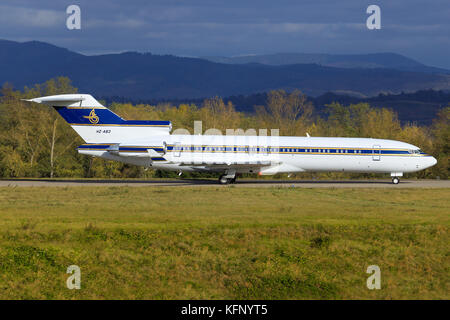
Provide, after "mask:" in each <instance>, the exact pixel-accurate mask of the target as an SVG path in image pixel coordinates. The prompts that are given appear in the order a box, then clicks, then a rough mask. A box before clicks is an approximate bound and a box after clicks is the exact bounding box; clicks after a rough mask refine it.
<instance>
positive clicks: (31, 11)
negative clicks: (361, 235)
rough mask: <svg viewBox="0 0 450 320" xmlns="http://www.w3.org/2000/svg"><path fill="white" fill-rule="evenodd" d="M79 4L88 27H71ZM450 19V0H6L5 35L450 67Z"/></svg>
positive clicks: (132, 47)
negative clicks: (375, 18)
mask: <svg viewBox="0 0 450 320" xmlns="http://www.w3.org/2000/svg"><path fill="white" fill-rule="evenodd" d="M71 4H76V5H79V6H80V8H81V30H68V29H67V28H66V18H67V14H66V8H67V7H68V6H69V5H71ZM370 4H376V5H378V6H380V8H381V30H368V29H367V27H366V19H367V17H368V14H367V13H366V9H367V7H368V6H369V5H370ZM449 17H450V2H449V1H448V0H445V1H444V0H429V1H424V0H421V1H419V0H407V1H406V0H389V1H385V0H383V1H380V0H378V1H375V0H373V1H372V0H371V1H366V0H343V1H325V0H304V1H302V0H295V1H291V0H278V1H267V0H258V1H245V0H240V1H236V0H228V1H214V0H187V1H174V0H128V1H118V0H91V1H66V0H2V1H1V2H0V22H1V26H2V27H1V29H0V38H2V39H8V40H16V41H28V40H40V41H45V42H49V43H52V44H55V45H58V46H62V47H66V48H69V49H71V50H74V51H77V52H81V53H85V54H101V53H111V52H123V51H140V52H152V53H156V54H174V55H183V56H207V55H221V56H234V55H245V54H267V53H276V52H305V53H342V54H344V53H345V54H347V53H374V52H395V53H400V54H404V55H406V56H408V57H411V58H413V59H416V60H418V61H420V62H423V63H425V64H428V65H432V66H437V67H444V68H448V69H450V59H449V56H450V37H449V35H450V19H449Z"/></svg>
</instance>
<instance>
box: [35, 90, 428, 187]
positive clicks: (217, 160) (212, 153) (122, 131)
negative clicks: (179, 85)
mask: <svg viewBox="0 0 450 320" xmlns="http://www.w3.org/2000/svg"><path fill="white" fill-rule="evenodd" d="M27 101H31V102H37V103H43V104H46V105H50V106H52V107H54V108H55V109H56V111H57V112H58V113H59V114H60V115H61V116H62V117H63V118H64V120H66V121H67V122H68V123H69V124H70V125H71V126H72V128H73V129H74V130H75V131H76V132H77V133H78V134H79V135H80V136H81V138H83V140H84V141H85V143H84V144H82V145H80V146H79V147H78V152H79V153H81V154H85V155H90V156H95V157H100V158H104V159H107V160H115V161H120V162H124V163H129V164H133V165H139V166H145V167H152V168H155V169H161V170H173V171H178V172H180V173H181V172H184V171H203V172H218V173H220V174H221V175H220V178H219V182H220V183H222V184H227V183H233V182H235V180H236V174H240V173H257V174H260V175H273V174H276V173H296V172H320V171H339V172H366V173H389V174H390V175H391V177H392V182H393V183H394V184H398V183H399V182H400V177H402V176H403V174H404V173H407V172H415V171H419V170H423V169H426V168H429V167H431V166H433V165H435V164H436V159H435V158H434V157H432V156H431V155H429V154H426V153H425V152H422V151H421V150H420V149H419V148H418V147H416V146H414V145H411V144H408V143H405V142H400V141H395V140H385V139H371V138H327V137H287V136H261V135H259V136H256V135H255V136H249V135H223V136H222V135H189V134H186V135H184V134H183V135H181V134H171V129H172V125H171V122H170V121H140V120H124V119H122V118H121V117H119V116H118V115H117V114H115V113H114V112H112V111H111V110H109V109H108V108H106V107H104V106H103V105H101V104H100V103H99V102H98V101H97V100H95V99H94V98H93V97H92V96H91V95H89V94H65V95H55V96H47V97H40V98H35V99H30V100H27Z"/></svg>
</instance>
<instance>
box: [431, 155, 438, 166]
mask: <svg viewBox="0 0 450 320" xmlns="http://www.w3.org/2000/svg"><path fill="white" fill-rule="evenodd" d="M436 163H437V160H436V158H435V157H431V164H430V167H432V166H434V165H435V164H436Z"/></svg>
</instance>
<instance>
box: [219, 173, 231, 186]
mask: <svg viewBox="0 0 450 320" xmlns="http://www.w3.org/2000/svg"><path fill="white" fill-rule="evenodd" d="M230 180H231V179H228V178H225V175H221V176H220V178H219V183H220V184H228V183H230Z"/></svg>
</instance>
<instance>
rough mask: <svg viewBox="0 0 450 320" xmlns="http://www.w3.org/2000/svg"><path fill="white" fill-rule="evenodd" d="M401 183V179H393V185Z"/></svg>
mask: <svg viewBox="0 0 450 320" xmlns="http://www.w3.org/2000/svg"><path fill="white" fill-rule="evenodd" d="M399 182H400V178H398V177H393V178H392V183H393V184H399Z"/></svg>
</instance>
